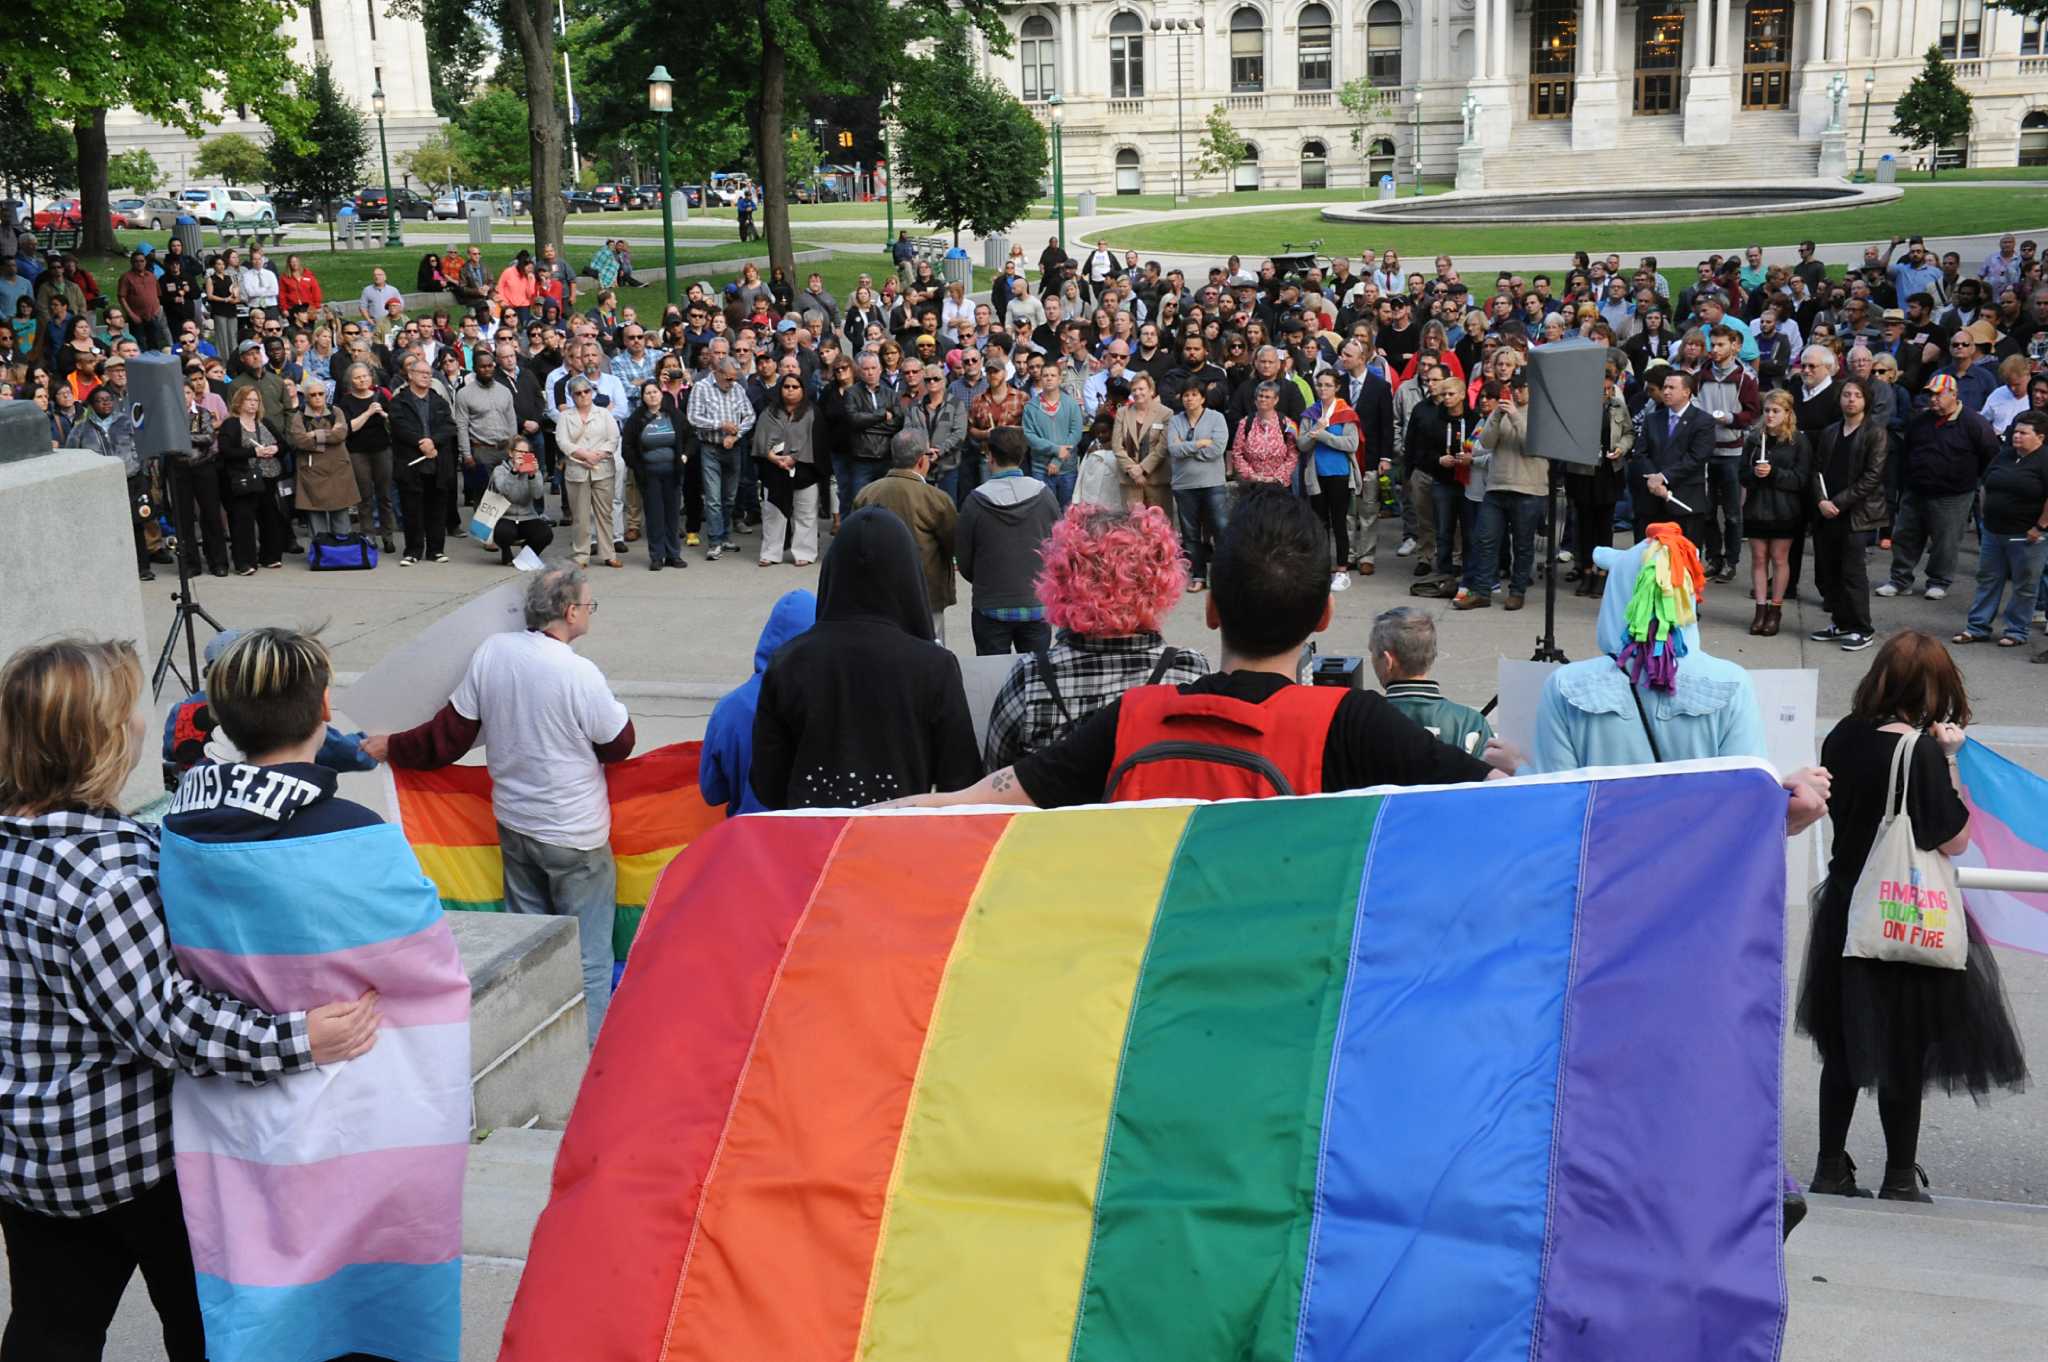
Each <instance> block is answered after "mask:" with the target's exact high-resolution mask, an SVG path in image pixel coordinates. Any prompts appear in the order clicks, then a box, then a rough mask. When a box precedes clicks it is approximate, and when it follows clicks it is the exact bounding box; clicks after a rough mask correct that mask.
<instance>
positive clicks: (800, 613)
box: [697, 591, 818, 817]
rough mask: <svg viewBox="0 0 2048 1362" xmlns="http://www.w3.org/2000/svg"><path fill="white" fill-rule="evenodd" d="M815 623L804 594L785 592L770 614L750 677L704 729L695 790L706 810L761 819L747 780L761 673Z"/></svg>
mask: <svg viewBox="0 0 2048 1362" xmlns="http://www.w3.org/2000/svg"><path fill="white" fill-rule="evenodd" d="M817 619H818V598H817V597H816V596H813V595H812V594H811V593H810V592H808V591H789V592H784V593H783V596H782V599H781V600H778V601H777V602H775V608H774V609H773V610H771V611H769V612H768V623H767V624H766V625H764V626H763V627H762V629H761V641H760V642H759V643H756V644H755V645H754V674H753V675H752V676H750V677H748V678H747V679H746V680H745V681H743V682H741V683H740V686H739V688H738V689H736V690H732V691H728V692H727V693H726V695H725V697H724V698H723V699H721V700H720V701H719V702H718V704H717V706H716V707H715V708H714V709H713V710H712V711H711V722H710V723H708V724H706V725H705V726H704V752H703V755H702V756H701V757H699V758H698V761H697V788H698V790H699V791H701V792H702V793H703V795H704V802H705V803H707V804H723V805H725V806H726V810H725V812H726V815H727V816H728V817H731V816H732V815H734V814H742V813H760V812H762V811H764V810H765V809H766V808H767V807H768V806H767V805H766V804H763V803H762V802H761V801H760V800H759V799H757V798H755V797H754V788H753V786H752V784H750V783H749V782H748V779H747V776H748V774H749V772H751V770H752V769H753V765H754V707H755V706H756V705H758V704H759V703H760V700H761V673H763V672H765V671H767V670H768V660H769V659H770V658H772V657H774V656H775V654H776V653H777V652H778V651H780V650H781V648H782V645H783V644H785V643H787V642H789V641H790V640H791V639H793V638H795V637H796V636H797V635H798V634H801V633H803V632H804V631H805V630H807V629H809V628H810V627H811V626H812V625H813V624H815V623H817Z"/></svg>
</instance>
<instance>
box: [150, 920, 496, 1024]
mask: <svg viewBox="0 0 2048 1362" xmlns="http://www.w3.org/2000/svg"><path fill="white" fill-rule="evenodd" d="M176 951H177V956H178V965H179V968H181V969H183V970H184V971H185V973H186V974H187V975H189V976H190V977H191V978H193V979H195V980H197V981H198V982H199V983H202V984H204V985H205V986H206V987H208V988H211V989H218V990H219V991H220V992H222V993H230V994H233V995H234V996H235V997H237V998H241V999H243V1000H244V1001H246V1002H251V1003H254V1004H256V1005H257V1006H258V1007H261V1008H263V1009H264V1010H265V1011H267V1012H304V1011H306V1010H307V1009H309V1008H314V1007H318V1006H320V1005H321V1004H322V1003H339V1002H347V1001H349V1000H350V999H352V998H357V997H360V996H361V995H362V993H363V991H364V990H365V989H368V988H369V987H370V986H371V981H372V980H375V981H376V983H377V987H378V989H379V994H378V997H379V1002H378V1008H379V1010H380V1011H381V1012H382V1013H383V1014H384V1024H385V1025H386V1026H438V1025H442V1024H444V1023H448V1022H460V1021H467V1020H469V988H468V986H467V983H468V976H467V975H465V974H464V973H463V970H462V955H461V953H460V952H459V951H458V950H457V949H456V946H455V934H454V933H453V932H451V931H449V930H448V924H447V922H446V921H437V922H435V923H434V924H433V925H432V926H429V927H424V928H421V929H420V930H419V931H417V932H413V933H410V934H408V935H406V936H400V937H393V938H392V939H391V940H389V941H377V942H373V943H371V944H370V945H367V946H352V947H350V948H348V949H347V950H339V951H327V952H324V953H322V954H319V955H239V954H234V953H231V952H228V951H220V950H212V949H209V948H206V947H202V946H179V947H177V948H176ZM456 981H460V982H461V983H462V986H461V987H459V988H458V987H453V986H452V985H453V984H454V983H455V982H456Z"/></svg>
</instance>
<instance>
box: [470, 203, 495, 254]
mask: <svg viewBox="0 0 2048 1362" xmlns="http://www.w3.org/2000/svg"><path fill="white" fill-rule="evenodd" d="M469 240H470V244H471V245H473V246H488V245H490V244H491V205H490V202H489V201H488V200H482V201H472V202H471V203H470V205H469Z"/></svg>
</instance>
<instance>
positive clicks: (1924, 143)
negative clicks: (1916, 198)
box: [1892, 45, 1970, 176]
mask: <svg viewBox="0 0 2048 1362" xmlns="http://www.w3.org/2000/svg"><path fill="white" fill-rule="evenodd" d="M1969 130H1970V96H1969V92H1968V91H1966V90H1964V89H1963V88H1962V87H1961V86H1959V85H1957V84H1956V70H1955V68H1954V67H1953V66H1950V65H1949V64H1948V62H1947V61H1946V60H1945V59H1944V58H1943V57H1942V55H1941V48H1940V46H1939V45H1937V46H1934V47H1930V48H1928V49H1927V61H1926V64H1925V65H1923V66H1922V67H1921V68H1920V74H1919V75H1917V76H1915V77H1913V83H1912V84H1911V85H1908V86H1907V87H1906V92H1905V93H1904V94H1902V95H1900V96H1899V99H1898V102H1897V103H1896V104H1894V105H1892V136H1894V137H1897V138H1899V139H1901V140H1902V141H1904V142H1905V144H1906V145H1907V146H1909V147H1912V148H1914V149H1915V150H1918V149H1920V148H1922V147H1925V148H1927V149H1928V151H1929V153H1930V154H1929V155H1928V158H1927V168H1928V173H1929V174H1930V175H1933V176H1939V175H1940V173H1941V171H1940V165H1939V162H1940V159H1941V158H1940V153H1941V149H1942V148H1943V147H1945V146H1947V145H1948V144H1949V143H1951V142H1953V141H1955V140H1956V139H1957V138H1959V137H1962V136H1963V135H1964V134H1965V133H1967V132H1969Z"/></svg>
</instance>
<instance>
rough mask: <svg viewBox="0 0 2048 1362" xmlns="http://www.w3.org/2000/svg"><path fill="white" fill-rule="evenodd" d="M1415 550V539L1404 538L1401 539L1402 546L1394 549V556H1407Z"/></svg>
mask: <svg viewBox="0 0 2048 1362" xmlns="http://www.w3.org/2000/svg"><path fill="white" fill-rule="evenodd" d="M1414 552H1415V541H1414V540H1413V539H1403V540H1402V541H1401V547H1399V548H1397V549H1395V550H1394V556H1395V557H1396V558H1406V557H1408V556H1409V555H1410V554H1412V553H1414Z"/></svg>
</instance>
